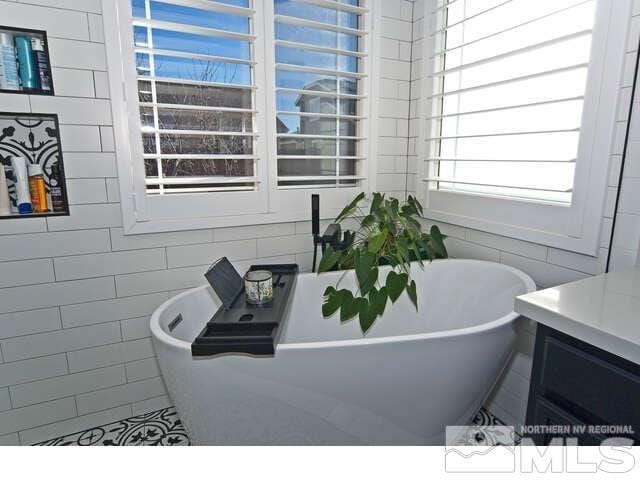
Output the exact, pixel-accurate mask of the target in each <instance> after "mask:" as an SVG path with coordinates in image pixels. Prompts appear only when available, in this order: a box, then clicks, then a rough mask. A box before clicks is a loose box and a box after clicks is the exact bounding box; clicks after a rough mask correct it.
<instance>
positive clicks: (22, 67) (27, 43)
mask: <svg viewBox="0 0 640 480" xmlns="http://www.w3.org/2000/svg"><path fill="white" fill-rule="evenodd" d="M15 43H16V55H17V57H18V66H19V69H18V73H19V75H20V83H22V88H23V89H24V90H35V89H36V88H38V70H37V68H36V64H35V61H34V58H33V50H32V48H31V39H30V38H28V37H23V36H19V37H16V38H15Z"/></svg>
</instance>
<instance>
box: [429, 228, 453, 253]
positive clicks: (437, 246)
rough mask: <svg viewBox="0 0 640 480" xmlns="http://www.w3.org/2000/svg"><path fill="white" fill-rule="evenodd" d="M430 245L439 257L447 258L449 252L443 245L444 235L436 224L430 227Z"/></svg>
mask: <svg viewBox="0 0 640 480" xmlns="http://www.w3.org/2000/svg"><path fill="white" fill-rule="evenodd" d="M430 233H431V246H432V247H433V249H434V250H435V253H436V254H438V255H440V258H447V257H448V256H449V254H448V253H447V249H446V248H445V246H444V237H443V236H442V233H440V229H439V228H438V227H437V225H433V226H432V227H431V232H430Z"/></svg>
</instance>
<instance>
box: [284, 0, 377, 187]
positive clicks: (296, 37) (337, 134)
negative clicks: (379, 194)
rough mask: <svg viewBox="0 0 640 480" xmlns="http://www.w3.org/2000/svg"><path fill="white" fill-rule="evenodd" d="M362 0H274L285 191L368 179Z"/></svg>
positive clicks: (348, 183)
mask: <svg viewBox="0 0 640 480" xmlns="http://www.w3.org/2000/svg"><path fill="white" fill-rule="evenodd" d="M366 12H367V9H366V8H363V7H362V6H360V1H359V0H340V1H334V0H315V1H313V0H297V1H294V0H274V21H275V25H274V28H275V33H274V35H275V87H276V129H277V132H276V135H277V142H276V150H277V161H278V165H277V174H278V186H279V187H281V188H287V187H289V188H300V187H306V188H309V187H335V186H347V185H348V186H353V185H356V184H357V182H358V181H360V180H362V179H363V177H362V172H361V170H362V169H361V167H360V165H359V162H360V161H362V160H363V153H362V152H363V149H362V146H361V143H362V141H363V140H365V138H364V137H363V135H362V128H361V121H362V120H363V113H362V112H363V108H362V101H361V100H362V96H363V90H364V89H363V79H364V78H365V77H366V75H365V73H363V70H364V69H363V61H364V60H363V59H364V57H365V53H364V51H363V45H364V42H363V40H362V37H363V36H364V35H366V34H367V31H366V29H365V28H364V22H363V20H362V16H363V14H364V13H366Z"/></svg>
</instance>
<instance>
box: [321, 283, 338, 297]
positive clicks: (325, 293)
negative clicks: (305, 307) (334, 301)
mask: <svg viewBox="0 0 640 480" xmlns="http://www.w3.org/2000/svg"><path fill="white" fill-rule="evenodd" d="M335 291H336V289H335V288H333V287H332V286H331V285H329V286H328V287H327V288H326V289H325V291H324V293H323V295H324V296H325V297H326V296H328V295H331V294H332V293H333V292H335Z"/></svg>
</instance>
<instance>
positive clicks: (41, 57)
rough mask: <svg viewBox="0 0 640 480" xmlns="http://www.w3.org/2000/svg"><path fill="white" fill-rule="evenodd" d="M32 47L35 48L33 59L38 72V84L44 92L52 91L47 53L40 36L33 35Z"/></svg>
mask: <svg viewBox="0 0 640 480" xmlns="http://www.w3.org/2000/svg"><path fill="white" fill-rule="evenodd" d="M31 49H32V50H33V60H34V62H35V64H36V71H37V72H38V84H39V85H40V90H42V91H43V92H50V91H51V72H50V71H49V63H48V62H47V54H46V53H45V52H44V44H43V43H42V40H40V39H39V38H38V37H31Z"/></svg>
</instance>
